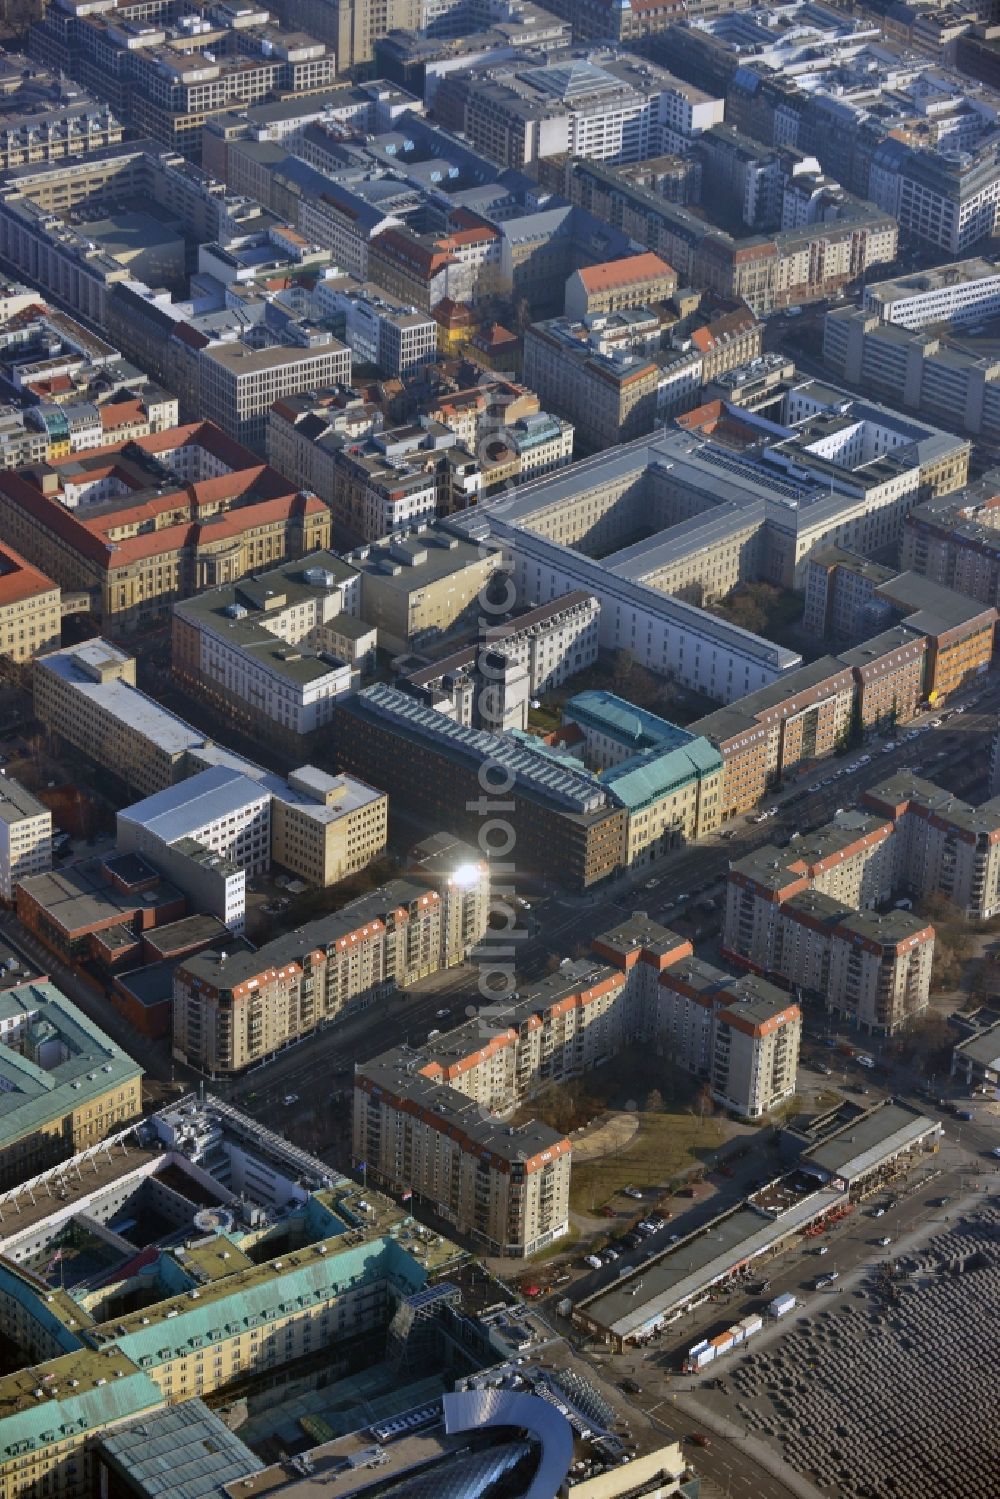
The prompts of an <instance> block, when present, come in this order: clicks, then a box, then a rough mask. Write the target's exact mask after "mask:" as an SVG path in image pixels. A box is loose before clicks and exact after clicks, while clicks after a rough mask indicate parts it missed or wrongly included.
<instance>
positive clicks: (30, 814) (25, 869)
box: [0, 775, 52, 904]
mask: <svg viewBox="0 0 1000 1499" xmlns="http://www.w3.org/2000/svg"><path fill="white" fill-rule="evenodd" d="M51 868H52V813H51V812H50V811H49V809H48V807H46V806H44V805H43V804H42V803H41V802H40V801H38V800H37V798H36V797H34V796H32V795H31V792H30V791H26V790H25V788H24V787H23V786H22V785H21V783H20V781H15V779H14V777H13V776H8V775H5V776H4V777H3V780H2V782H0V900H4V901H6V902H8V904H9V903H10V902H11V901H12V900H13V898H14V886H15V885H17V884H18V883H19V881H21V880H23V879H25V878H26V877H27V876H28V875H30V874H44V873H45V871H46V870H47V869H51Z"/></svg>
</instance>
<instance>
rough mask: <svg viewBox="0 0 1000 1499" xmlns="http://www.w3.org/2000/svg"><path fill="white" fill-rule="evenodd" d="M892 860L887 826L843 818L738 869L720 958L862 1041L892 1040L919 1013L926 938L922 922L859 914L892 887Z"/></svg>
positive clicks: (926, 986) (929, 951) (926, 987)
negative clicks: (836, 1020)
mask: <svg viewBox="0 0 1000 1499" xmlns="http://www.w3.org/2000/svg"><path fill="white" fill-rule="evenodd" d="M897 854H898V849H897V848H896V846H895V843H894V830H893V827H892V825H891V824H889V823H886V822H884V821H880V820H879V818H878V817H876V816H873V815H872V814H870V813H866V812H854V811H848V812H840V813H838V814H837V816H836V818H835V819H834V821H833V822H832V823H830V824H828V825H827V826H826V827H824V828H821V829H820V830H819V831H818V832H816V833H813V834H809V835H808V836H806V837H804V838H802V839H801V840H798V841H796V843H795V844H794V845H793V846H790V847H789V848H788V849H784V850H776V849H775V848H773V847H771V846H768V847H765V848H763V849H758V850H757V851H756V852H755V853H753V854H750V855H748V856H747V857H746V858H745V859H741V860H739V861H738V862H737V863H736V864H734V865H733V866H732V868H731V870H730V873H729V880H728V884H727V899H726V915H725V927H724V934H723V952H724V955H725V956H726V957H727V958H729V959H730V960H731V961H733V962H737V963H740V964H741V965H743V966H745V967H749V968H751V969H753V970H754V971H755V972H757V973H760V974H764V973H766V974H767V975H768V976H769V977H770V978H777V979H779V980H780V981H781V982H782V983H784V984H786V985H787V986H788V987H789V988H791V989H794V990H795V991H796V992H798V993H803V994H808V995H809V996H810V997H811V998H812V999H814V1000H819V1001H820V1002H822V1003H823V1004H824V1005H825V1007H826V1008H827V1010H828V1011H830V1012H831V1013H837V1014H840V1015H842V1016H844V1017H845V1018H847V1019H848V1020H850V1021H851V1022H852V1023H854V1024H856V1025H858V1026H860V1027H861V1028H862V1029H864V1030H865V1031H867V1032H868V1033H869V1034H872V1035H891V1034H892V1033H893V1032H894V1031H897V1030H899V1029H901V1028H902V1027H903V1026H904V1025H906V1024H907V1023H908V1022H909V1021H911V1020H912V1019H913V1018H914V1016H916V1015H918V1014H920V1012H921V1011H923V1010H925V1009H926V1008H927V1001H928V994H929V992H930V978H931V963H932V960H933V956H934V928H933V927H932V926H931V925H929V923H927V922H926V921H924V920H923V919H922V918H921V917H918V916H914V915H913V914H912V913H911V912H910V911H906V910H896V909H893V910H888V911H886V912H884V913H883V914H879V913H878V912H877V911H875V910H872V909H868V908H870V907H874V906H876V905H883V906H884V905H886V904H887V903H888V901H889V898H890V896H891V894H892V892H893V890H894V889H895V888H896V886H897V885H898V884H899V872H898V870H897V868H896V856H897ZM859 907H862V908H863V909H858V908H859Z"/></svg>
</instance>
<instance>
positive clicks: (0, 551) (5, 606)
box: [0, 521, 62, 665]
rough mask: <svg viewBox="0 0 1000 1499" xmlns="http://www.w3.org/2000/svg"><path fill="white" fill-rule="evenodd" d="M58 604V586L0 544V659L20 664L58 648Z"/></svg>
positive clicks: (59, 610)
mask: <svg viewBox="0 0 1000 1499" xmlns="http://www.w3.org/2000/svg"><path fill="white" fill-rule="evenodd" d="M0 525H2V521H0ZM61 602H62V591H61V589H60V587H59V584H58V583H56V582H54V581H53V580H52V578H50V577H47V576H46V575H45V573H43V572H42V571H40V569H39V568H37V567H34V566H32V564H31V563H30V562H28V561H26V560H25V558H24V557H22V556H21V555H20V554H19V553H18V552H15V551H14V549H13V547H10V546H7V545H0V656H3V657H6V659H7V660H8V661H12V662H14V663H15V664H17V665H21V664H22V663H24V662H27V661H31V660H32V659H33V657H35V656H36V655H39V654H40V653H41V652H42V651H48V650H51V649H52V647H53V646H56V645H58V644H59V638H60V635H61V632H62V609H61Z"/></svg>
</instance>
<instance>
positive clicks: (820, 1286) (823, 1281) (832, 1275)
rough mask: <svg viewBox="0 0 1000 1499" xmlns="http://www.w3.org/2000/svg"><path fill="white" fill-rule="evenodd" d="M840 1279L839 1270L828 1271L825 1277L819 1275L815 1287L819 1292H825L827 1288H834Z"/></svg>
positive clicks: (814, 1282) (814, 1283)
mask: <svg viewBox="0 0 1000 1499" xmlns="http://www.w3.org/2000/svg"><path fill="white" fill-rule="evenodd" d="M839 1279H840V1271H839V1270H827V1271H826V1273H825V1274H823V1275H817V1277H816V1279H815V1280H814V1281H813V1286H814V1288H815V1289H816V1290H817V1291H825V1290H826V1288H827V1286H832V1285H833V1283H834V1281H835V1280H839Z"/></svg>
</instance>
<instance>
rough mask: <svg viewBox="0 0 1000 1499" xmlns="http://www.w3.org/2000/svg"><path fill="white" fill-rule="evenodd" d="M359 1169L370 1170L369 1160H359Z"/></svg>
mask: <svg viewBox="0 0 1000 1499" xmlns="http://www.w3.org/2000/svg"><path fill="white" fill-rule="evenodd" d="M358 1170H359V1171H367V1170H368V1162H367V1161H359V1162H358Z"/></svg>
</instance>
